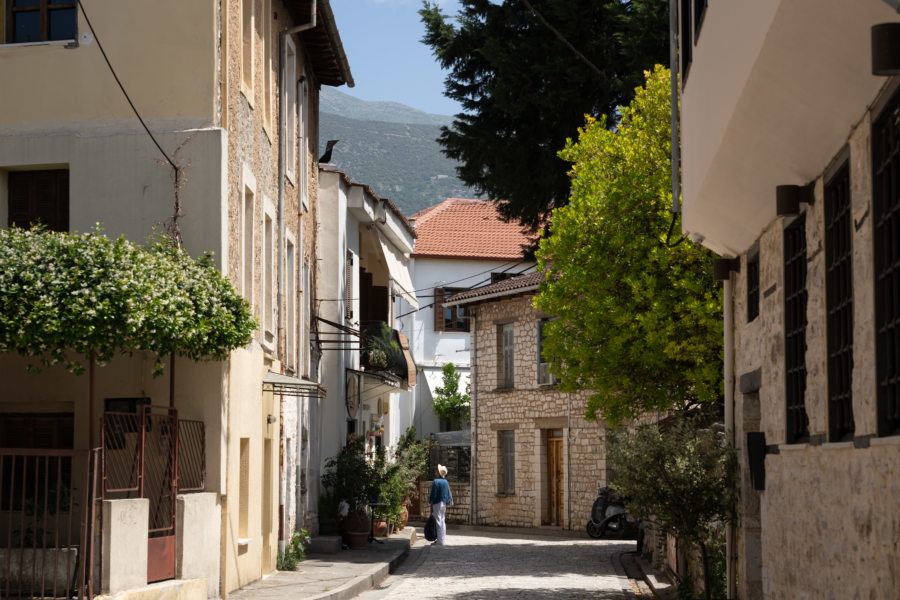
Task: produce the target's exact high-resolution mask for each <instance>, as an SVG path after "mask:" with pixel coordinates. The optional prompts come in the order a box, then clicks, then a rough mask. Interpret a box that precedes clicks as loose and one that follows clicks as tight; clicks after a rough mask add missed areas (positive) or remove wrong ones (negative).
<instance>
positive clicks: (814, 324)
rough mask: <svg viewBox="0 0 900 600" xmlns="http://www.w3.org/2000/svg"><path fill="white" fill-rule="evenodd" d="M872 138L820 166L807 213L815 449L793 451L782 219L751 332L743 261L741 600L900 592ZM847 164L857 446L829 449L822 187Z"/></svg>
mask: <svg viewBox="0 0 900 600" xmlns="http://www.w3.org/2000/svg"><path fill="white" fill-rule="evenodd" d="M870 128H871V117H870V115H869V114H868V113H867V114H865V115H864V116H863V118H862V119H861V120H860V122H859V124H858V125H857V126H856V127H855V129H854V130H853V131H852V132H851V134H850V136H849V139H848V142H847V147H848V148H847V149H844V150H843V151H842V152H843V153H841V152H838V151H839V150H840V149H838V148H836V149H835V151H836V153H837V155H836V159H835V160H834V161H833V163H834V164H833V166H832V165H823V171H822V173H821V174H820V175H819V176H818V177H817V178H816V180H815V182H814V183H815V201H814V203H813V204H811V205H806V204H804V205H801V206H802V207H804V209H805V210H806V235H807V240H806V242H807V283H806V289H807V293H808V301H807V319H808V325H807V329H806V346H807V351H806V370H807V380H806V393H805V404H806V411H807V414H808V416H809V433H810V439H809V441H808V442H807V443H798V444H790V445H788V444H786V443H785V442H786V428H785V418H786V417H785V415H786V407H785V391H784V390H785V368H784V348H785V345H784V293H783V287H784V275H783V271H784V268H783V266H782V265H783V252H782V248H783V231H784V226H785V225H786V220H785V219H784V218H776V219H775V220H774V221H773V222H772V223H771V224H770V225H769V226H768V227H767V228H766V229H765V231H763V232H762V234H761V236H760V238H759V240H758V252H759V266H760V270H759V273H760V282H759V290H760V310H759V316H758V317H756V318H755V319H754V320H753V321H751V322H748V321H747V281H746V273H747V269H746V266H747V255H746V254H745V255H743V256H742V257H741V258H742V265H741V267H742V268H741V271H740V273H738V274H734V275H733V281H734V282H735V287H734V294H733V299H734V309H735V332H734V333H735V348H736V351H735V354H736V355H735V376H736V382H735V387H736V390H735V399H736V410H735V419H736V434H735V438H736V443H737V446H738V449H739V458H740V466H741V478H740V486H741V491H742V494H741V500H740V505H739V510H740V526H739V527H738V535H737V538H736V541H735V548H736V552H737V564H736V575H737V581H738V582H739V583H738V592H739V594H738V597H739V598H759V597H764V598H773V599H774V598H799V597H815V598H838V597H857V598H893V597H896V594H897V590H898V589H900V542H898V539H900V520H898V517H897V515H900V436H893V437H887V438H877V437H876V436H877V432H876V382H875V338H874V335H875V331H874V323H873V320H874V274H873V263H874V256H873V233H872V216H871V214H870V211H871V208H872V206H871V200H872V180H871V169H872V166H871V163H870V160H871V159H870V157H871V151H870V149H871V140H870ZM848 149H849V153H848ZM848 155H849V165H850V182H851V217H852V219H853V224H852V225H853V226H852V227H851V237H852V241H851V243H852V247H853V261H852V275H853V281H852V285H853V369H852V379H853V381H852V395H853V417H854V421H855V439H854V440H852V441H841V442H833V443H829V442H828V418H829V414H828V400H827V398H828V368H827V328H826V316H827V315H826V310H825V249H824V230H825V225H824V206H823V205H824V183H825V180H826V178H828V177H830V174H831V173H832V172H833V170H834V167H838V166H840V164H843V161H844V159H845V158H846V157H847V156H848ZM773 192H774V190H773ZM772 201H773V203H774V193H773V196H772ZM755 251H756V249H752V250H751V252H755ZM748 431H762V432H764V433H765V438H766V444H767V447H768V450H767V454H766V457H765V489H764V490H760V491H757V490H754V489H753V487H752V485H751V480H750V476H749V468H748V454H747V449H746V444H745V440H746V432H748Z"/></svg>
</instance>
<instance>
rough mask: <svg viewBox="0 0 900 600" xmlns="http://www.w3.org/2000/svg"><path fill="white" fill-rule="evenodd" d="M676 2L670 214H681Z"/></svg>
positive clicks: (672, 13)
mask: <svg viewBox="0 0 900 600" xmlns="http://www.w3.org/2000/svg"><path fill="white" fill-rule="evenodd" d="M678 71H679V69H678V2H677V0H669V92H670V98H671V100H670V102H669V104H670V109H669V112H670V118H671V127H672V133H671V145H672V155H671V158H672V214H677V213H680V212H681V151H680V147H679V137H680V136H679V134H678V131H679V130H678V122H679V119H678V106H679V102H678Z"/></svg>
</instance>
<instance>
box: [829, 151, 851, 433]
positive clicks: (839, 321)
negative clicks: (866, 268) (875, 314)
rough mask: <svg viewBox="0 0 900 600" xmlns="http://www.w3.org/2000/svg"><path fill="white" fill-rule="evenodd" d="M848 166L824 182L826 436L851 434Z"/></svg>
mask: <svg viewBox="0 0 900 600" xmlns="http://www.w3.org/2000/svg"><path fill="white" fill-rule="evenodd" d="M850 219H851V217H850V166H849V164H845V165H844V166H843V167H841V169H840V171H838V172H837V174H836V175H835V176H834V177H833V178H832V179H831V181H829V182H828V184H827V185H826V186H825V289H826V292H825V310H826V313H827V315H828V320H827V327H828V438H829V440H831V441H839V440H842V439H845V438H850V437H852V436H853V433H854V431H855V429H856V428H855V425H854V422H853V397H852V390H851V388H852V386H851V381H852V373H853V271H852V259H853V247H852V243H851V238H850V231H851V229H850Z"/></svg>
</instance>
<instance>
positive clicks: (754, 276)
mask: <svg viewBox="0 0 900 600" xmlns="http://www.w3.org/2000/svg"><path fill="white" fill-rule="evenodd" d="M758 316H759V250H757V251H756V252H754V253H753V254H749V255H748V256H747V322H748V323H750V322H751V321H753V320H754V319H756V317H758Z"/></svg>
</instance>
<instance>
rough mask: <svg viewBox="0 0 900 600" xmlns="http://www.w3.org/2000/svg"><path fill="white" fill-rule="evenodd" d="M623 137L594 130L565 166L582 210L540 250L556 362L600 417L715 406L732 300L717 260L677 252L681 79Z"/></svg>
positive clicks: (650, 87)
mask: <svg viewBox="0 0 900 600" xmlns="http://www.w3.org/2000/svg"><path fill="white" fill-rule="evenodd" d="M620 116H621V118H620V120H619V123H618V126H617V128H616V129H615V130H614V131H611V130H609V129H608V128H607V121H606V119H605V118H600V119H599V120H594V119H592V118H588V120H587V124H586V125H585V127H584V128H583V129H581V130H580V131H579V138H578V141H577V142H574V141H571V140H570V141H569V142H568V144H567V145H566V148H565V150H564V151H563V152H561V153H560V156H562V158H564V159H565V160H567V161H569V162H571V163H572V168H571V171H570V173H569V174H570V177H571V185H572V197H571V204H570V205H569V206H566V207H562V208H558V209H556V210H554V211H553V218H552V222H551V227H550V231H551V235H550V236H546V237H544V238H543V239H542V240H541V242H540V248H539V250H538V260H539V262H538V265H539V268H540V269H541V270H542V271H543V272H544V273H545V275H546V281H545V282H544V283H543V284H542V286H541V289H540V293H539V295H538V296H537V298H536V304H537V306H538V307H540V308H541V309H542V310H544V311H545V312H547V313H548V314H551V315H555V316H558V317H559V319H558V320H556V321H552V322H551V323H550V324H549V326H548V327H547V330H546V331H547V339H546V343H545V345H544V354H545V357H546V358H548V359H549V360H550V362H551V363H552V365H553V366H552V369H553V371H554V373H555V374H556V376H557V378H558V379H559V381H560V386H561V387H562V388H563V389H566V390H569V391H574V390H591V391H592V392H593V394H592V396H591V399H590V401H589V404H588V417H589V418H593V417H595V416H596V415H597V414H598V412H599V416H601V417H603V418H604V419H606V420H607V421H610V422H613V423H615V422H619V421H622V420H623V419H627V418H630V417H634V416H636V415H638V414H640V413H642V412H644V411H646V410H666V409H671V408H680V407H685V406H689V405H691V404H694V403H699V402H715V401H717V400H719V399H720V397H721V386H722V358H721V347H722V323H721V319H720V311H721V303H722V292H721V287H720V286H719V285H717V284H716V282H715V281H714V280H713V277H712V269H711V258H712V256H711V255H710V253H709V251H707V250H706V249H704V248H702V247H701V246H699V245H694V244H692V243H691V242H690V241H689V240H684V241H683V242H682V243H680V244H677V245H675V246H674V247H669V245H668V244H667V232H669V231H670V226H673V227H674V228H675V229H676V231H677V230H679V229H680V223H678V222H677V221H676V222H674V223H673V222H672V216H671V214H670V213H669V207H670V206H671V196H672V194H671V175H670V170H671V167H670V165H671V163H670V158H669V157H670V152H669V148H670V138H669V134H670V131H671V129H670V125H669V123H670V121H669V71H668V69H665V68H663V67H659V66H658V67H657V68H656V69H655V70H654V71H653V72H652V74H651V73H649V72H648V73H647V81H646V86H645V87H643V88H639V89H638V90H637V93H636V96H635V99H634V100H633V101H632V103H631V104H630V105H629V106H627V107H622V108H621V109H620Z"/></svg>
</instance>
